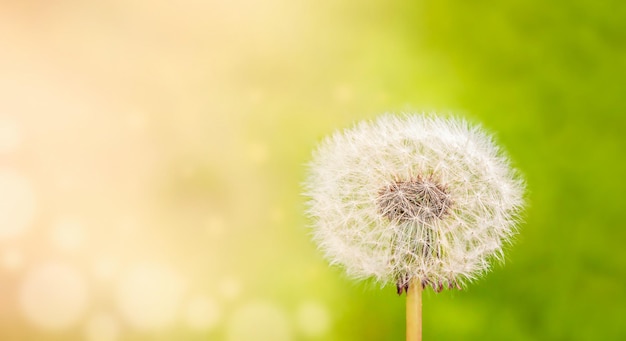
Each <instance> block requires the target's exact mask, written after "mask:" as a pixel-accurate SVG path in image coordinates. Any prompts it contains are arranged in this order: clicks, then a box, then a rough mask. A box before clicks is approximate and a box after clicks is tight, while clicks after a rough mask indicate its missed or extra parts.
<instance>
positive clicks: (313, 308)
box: [296, 301, 330, 337]
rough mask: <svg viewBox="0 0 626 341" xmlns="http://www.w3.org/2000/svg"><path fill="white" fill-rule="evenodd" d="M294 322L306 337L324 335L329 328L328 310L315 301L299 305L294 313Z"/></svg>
mask: <svg viewBox="0 0 626 341" xmlns="http://www.w3.org/2000/svg"><path fill="white" fill-rule="evenodd" d="M296 320H297V324H298V329H299V330H300V332H301V333H302V334H304V335H306V336H308V337H318V336H321V335H324V334H325V333H326V332H327V331H328V329H329V327H330V314H329V313H328V309H327V308H326V307H325V306H324V305H323V304H321V303H319V302H317V301H307V302H303V303H301V304H300V306H299V307H298V311H297V312H296Z"/></svg>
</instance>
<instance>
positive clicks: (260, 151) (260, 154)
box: [248, 142, 270, 164]
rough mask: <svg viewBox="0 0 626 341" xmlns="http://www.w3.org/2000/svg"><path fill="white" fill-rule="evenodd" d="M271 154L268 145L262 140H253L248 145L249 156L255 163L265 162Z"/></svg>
mask: <svg viewBox="0 0 626 341" xmlns="http://www.w3.org/2000/svg"><path fill="white" fill-rule="evenodd" d="M269 156H270V152H269V149H268V148H267V145H265V144H264V143H261V142H252V143H250V144H249V145H248V157H249V158H250V160H251V161H252V162H253V163H255V164H263V163H265V162H266V161H267V160H268V159H269Z"/></svg>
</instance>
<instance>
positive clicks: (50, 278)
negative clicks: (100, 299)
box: [19, 262, 88, 330]
mask: <svg viewBox="0 0 626 341" xmlns="http://www.w3.org/2000/svg"><path fill="white" fill-rule="evenodd" d="M87 296H88V295H87V285H86V283H85V280H84V279H83V278H82V277H81V276H80V274H79V273H78V272H77V271H76V270H75V269H73V268H72V267H70V266H68V265H65V264H62V263H57V262H49V263H47V264H44V265H40V266H39V267H37V268H35V269H33V270H31V271H30V272H29V273H28V274H27V275H26V277H25V278H24V281H23V283H22V286H21V288H20V293H19V307H20V310H21V312H22V313H23V314H24V316H25V317H26V318H27V319H28V320H29V321H30V322H31V323H33V324H35V325H36V326H38V327H40V328H43V329H48V330H62V329H66V328H69V327H71V326H72V325H74V324H75V323H76V322H77V321H78V319H79V318H80V317H81V315H82V313H83V311H84V310H85V308H86V305H87Z"/></svg>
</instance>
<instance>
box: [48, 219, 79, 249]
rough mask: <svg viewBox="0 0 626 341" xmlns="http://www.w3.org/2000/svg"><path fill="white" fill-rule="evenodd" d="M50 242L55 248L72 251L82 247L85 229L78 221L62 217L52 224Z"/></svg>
mask: <svg viewBox="0 0 626 341" xmlns="http://www.w3.org/2000/svg"><path fill="white" fill-rule="evenodd" d="M51 232H52V235H51V239H52V243H53V245H54V246H56V247H57V248H59V249H61V250H63V251H67V252H74V251H77V250H78V249H80V248H81V247H82V245H83V244H84V241H85V238H86V236H85V229H84V228H83V226H82V225H81V224H80V222H78V221H75V220H71V219H64V220H60V221H58V222H57V223H55V224H54V225H53V226H52V231H51Z"/></svg>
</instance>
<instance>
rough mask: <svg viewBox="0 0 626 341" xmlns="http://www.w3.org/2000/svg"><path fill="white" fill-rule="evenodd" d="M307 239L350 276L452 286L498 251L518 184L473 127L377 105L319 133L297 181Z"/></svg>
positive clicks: (512, 224)
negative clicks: (363, 118) (372, 114)
mask: <svg viewBox="0 0 626 341" xmlns="http://www.w3.org/2000/svg"><path fill="white" fill-rule="evenodd" d="M305 188H306V193H305V195H306V196H308V198H309V200H308V214H309V216H310V217H311V219H312V221H313V225H312V229H313V238H314V240H315V241H316V242H317V244H318V246H319V248H320V249H321V250H322V251H323V252H324V254H325V256H326V258H327V259H328V260H329V261H330V263H331V264H336V265H341V266H343V267H344V268H345V270H346V272H347V273H348V275H349V276H350V277H353V278H356V279H365V278H373V279H375V280H376V281H378V282H381V283H383V284H390V283H394V284H396V285H397V286H398V291H399V293H401V292H402V289H403V288H404V289H406V287H407V286H408V281H409V280H411V279H417V280H420V281H421V283H422V286H426V285H430V286H432V287H433V289H435V290H437V291H439V290H441V289H442V288H443V287H449V288H452V287H458V288H460V287H461V286H462V285H464V284H466V283H467V282H469V281H471V280H473V279H475V278H477V276H479V275H480V274H482V273H484V272H485V271H487V270H489V267H490V261H491V260H492V259H494V258H496V259H502V246H503V244H506V243H507V242H508V241H509V240H510V238H511V236H512V235H514V234H515V232H516V224H517V222H518V221H519V212H520V210H521V208H522V206H523V203H524V202H523V192H524V183H523V181H522V180H521V179H520V177H519V175H518V173H517V172H516V171H515V170H514V169H512V168H511V166H510V164H509V161H508V159H507V157H506V156H504V155H503V153H502V152H501V151H500V150H499V149H498V147H497V146H496V145H495V143H494V142H493V140H492V138H491V137H490V136H489V135H487V134H486V133H485V132H484V131H483V130H482V129H481V128H480V127H478V126H472V125H470V124H468V123H467V122H466V121H464V120H461V119H456V118H441V117H438V116H435V115H405V116H395V115H391V114H385V115H382V116H381V117H379V118H378V119H376V120H375V121H373V122H361V123H359V124H357V125H356V126H354V127H353V128H350V129H346V130H344V131H343V132H336V133H335V134H333V135H332V136H330V137H327V138H326V139H325V140H324V141H323V142H322V143H321V144H320V146H319V147H318V149H317V150H316V151H315V152H314V155H313V160H312V162H311V163H310V168H309V174H308V177H307V180H306V182H305Z"/></svg>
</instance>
